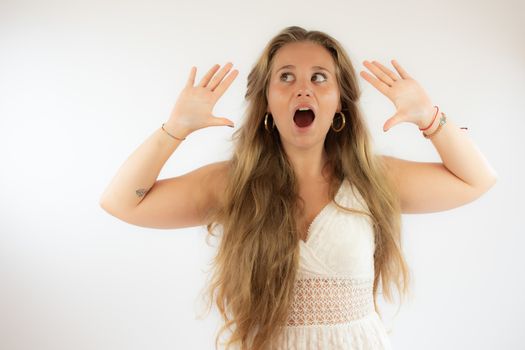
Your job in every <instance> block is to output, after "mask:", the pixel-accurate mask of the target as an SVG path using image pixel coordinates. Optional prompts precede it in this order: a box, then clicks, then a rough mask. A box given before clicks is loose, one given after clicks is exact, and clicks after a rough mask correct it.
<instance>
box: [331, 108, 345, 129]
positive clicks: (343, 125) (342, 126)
mask: <svg viewBox="0 0 525 350" xmlns="http://www.w3.org/2000/svg"><path fill="white" fill-rule="evenodd" d="M337 113H338V114H341V118H343V124H342V125H341V127H340V128H338V129H335V128H334V119H335V118H334V119H332V126H331V127H332V130H333V131H335V132H339V131H341V130H343V128H344V127H345V123H346V118H345V115H344V114H343V112H337Z"/></svg>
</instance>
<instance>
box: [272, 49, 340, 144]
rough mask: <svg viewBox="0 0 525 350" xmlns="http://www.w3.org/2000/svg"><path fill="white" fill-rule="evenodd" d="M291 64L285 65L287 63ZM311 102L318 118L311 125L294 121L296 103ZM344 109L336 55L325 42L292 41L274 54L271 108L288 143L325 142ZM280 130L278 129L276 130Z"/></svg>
mask: <svg viewBox="0 0 525 350" xmlns="http://www.w3.org/2000/svg"><path fill="white" fill-rule="evenodd" d="M287 65H291V66H290V67H286V68H282V67H283V66H287ZM303 102H304V103H308V104H310V105H311V106H312V107H313V109H314V111H315V118H314V120H313V122H312V124H310V125H309V126H308V127H302V128H301V127H299V126H298V125H297V124H296V123H295V122H294V114H295V107H296V106H297V105H298V104H299V103H303ZM338 111H341V103H340V94H339V86H338V85H337V81H336V76H335V64H334V61H333V59H332V56H331V55H330V53H329V52H328V50H327V49H325V48H324V47H323V46H321V45H319V44H316V43H311V42H300V43H289V44H285V45H284V46H283V47H281V48H280V49H279V50H278V51H277V53H276V54H275V56H274V59H273V63H272V72H271V77H270V83H269V90H268V110H267V112H268V113H270V114H271V115H272V116H273V120H274V123H275V127H276V128H277V129H278V131H279V134H280V137H281V141H282V142H283V143H284V144H290V145H294V146H296V147H299V148H309V147H312V146H314V145H319V143H323V142H324V139H325V137H326V134H327V132H328V129H329V128H330V125H331V123H332V120H333V118H334V115H335V114H336V113H337V112H338ZM274 132H276V131H274Z"/></svg>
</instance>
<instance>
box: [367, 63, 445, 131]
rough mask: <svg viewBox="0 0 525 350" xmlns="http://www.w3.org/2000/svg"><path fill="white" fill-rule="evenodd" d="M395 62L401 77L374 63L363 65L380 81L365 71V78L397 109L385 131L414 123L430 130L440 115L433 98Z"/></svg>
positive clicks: (386, 123) (388, 121) (385, 125)
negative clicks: (405, 123)
mask: <svg viewBox="0 0 525 350" xmlns="http://www.w3.org/2000/svg"><path fill="white" fill-rule="evenodd" d="M391 62H392V65H393V66H394V68H395V69H396V70H397V72H398V73H399V76H398V75H396V74H395V73H394V72H392V71H391V70H390V69H388V68H386V67H385V66H383V65H382V64H381V63H379V62H377V61H372V63H370V62H368V61H364V62H363V65H364V66H365V67H367V68H368V69H369V70H370V71H371V72H372V73H374V75H375V76H376V77H377V78H378V79H376V78H374V77H373V76H372V75H371V74H369V73H367V72H365V71H361V72H359V75H360V76H361V77H363V78H364V79H365V80H366V81H368V82H369V83H370V84H372V86H374V87H375V88H376V89H377V90H379V91H380V92H381V93H382V94H383V95H385V96H386V97H388V98H389V99H390V100H391V101H392V102H393V103H394V105H395V106H396V109H397V110H396V113H395V114H394V115H393V116H392V117H390V118H389V119H388V120H387V121H386V122H385V124H384V125H383V131H387V130H388V129H390V128H391V127H393V126H394V125H396V124H399V123H401V122H412V123H414V124H416V125H417V126H419V127H420V128H424V127H426V126H428V124H430V123H431V122H432V118H433V116H434V113H435V111H436V109H435V108H434V106H433V104H432V102H431V100H430V98H429V97H428V95H427V94H426V92H425V91H424V90H423V88H422V87H421V86H420V85H419V83H418V82H417V81H415V80H414V79H413V78H412V77H411V76H410V75H408V73H407V72H406V71H405V70H404V69H403V68H402V67H401V66H400V65H399V63H398V62H397V61H396V60H392V61H391Z"/></svg>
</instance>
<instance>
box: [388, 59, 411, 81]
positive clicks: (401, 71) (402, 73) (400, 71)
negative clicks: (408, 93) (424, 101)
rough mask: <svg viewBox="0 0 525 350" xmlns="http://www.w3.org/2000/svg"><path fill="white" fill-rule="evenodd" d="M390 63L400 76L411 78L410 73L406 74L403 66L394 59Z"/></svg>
mask: <svg viewBox="0 0 525 350" xmlns="http://www.w3.org/2000/svg"><path fill="white" fill-rule="evenodd" d="M392 65H393V66H394V68H395V69H396V70H397V72H398V73H399V75H400V76H401V78H403V79H411V78H412V77H411V76H410V75H408V73H407V72H406V71H405V70H404V69H403V67H401V65H400V64H399V63H398V62H397V61H396V60H392Z"/></svg>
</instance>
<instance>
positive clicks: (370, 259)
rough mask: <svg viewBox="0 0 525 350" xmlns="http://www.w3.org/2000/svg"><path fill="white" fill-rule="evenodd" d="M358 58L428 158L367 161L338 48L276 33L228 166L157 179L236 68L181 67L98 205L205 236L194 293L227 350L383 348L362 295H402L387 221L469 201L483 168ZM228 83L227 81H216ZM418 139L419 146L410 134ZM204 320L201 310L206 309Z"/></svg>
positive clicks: (483, 179)
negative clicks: (206, 266) (214, 247)
mask: <svg viewBox="0 0 525 350" xmlns="http://www.w3.org/2000/svg"><path fill="white" fill-rule="evenodd" d="M392 64H393V66H394V68H395V70H396V72H394V71H392V70H390V69H388V68H387V67H385V66H383V65H382V64H380V63H379V62H374V61H372V62H368V61H365V62H364V66H365V67H366V68H367V69H368V70H369V71H370V72H371V73H372V74H370V73H368V72H365V71H361V77H362V78H364V79H365V80H366V81H367V82H369V83H370V84H371V85H373V86H374V87H375V88H377V89H378V90H379V91H380V92H381V93H382V94H384V95H385V96H386V97H388V98H389V99H390V100H391V101H392V102H393V103H394V105H395V107H396V113H395V115H394V116H393V117H391V118H389V119H388V120H387V121H386V123H385V124H384V127H383V129H384V130H385V131H386V130H388V129H390V128H392V127H393V126H395V125H397V124H399V123H402V122H409V123H413V124H415V125H417V126H418V127H419V129H420V130H423V131H422V134H423V135H429V136H428V139H429V141H430V142H432V144H433V145H434V146H435V147H436V149H437V151H438V153H439V155H440V157H441V159H442V161H443V163H430V162H413V161H407V160H402V159H399V158H394V157H390V156H384V155H378V154H374V153H373V151H372V146H371V137H370V134H369V131H368V130H367V127H366V124H365V120H364V119H363V113H362V111H361V110H360V108H359V105H358V104H359V98H360V95H361V91H360V90H359V87H358V80H357V76H356V72H355V70H354V66H353V64H352V62H351V61H350V59H349V57H348V55H347V53H346V52H345V50H344V49H343V47H342V45H341V44H340V43H339V42H338V41H336V40H335V39H334V38H332V37H331V36H329V35H327V34H325V33H323V32H320V31H306V30H305V29H303V28H301V27H297V26H293V27H288V28H285V29H284V30H282V31H281V32H280V33H278V34H277V35H276V36H275V37H274V38H273V39H271V41H270V42H269V43H268V44H267V46H266V47H265V48H264V50H263V52H262V54H261V56H260V57H259V59H258V61H257V62H256V64H255V65H254V66H253V68H252V69H251V71H250V73H249V75H248V85H247V90H246V94H245V99H246V101H247V109H246V112H245V116H244V118H243V123H242V125H241V126H240V127H239V128H238V129H237V130H236V131H235V133H234V142H235V148H234V152H233V155H232V157H231V159H230V160H228V161H223V162H216V163H212V164H209V165H206V166H203V167H201V168H199V169H196V170H194V171H192V172H189V173H188V174H185V175H182V176H177V177H174V178H169V179H162V180H157V177H158V174H159V172H160V170H161V168H162V167H163V165H164V164H165V162H166V161H167V159H168V158H169V157H170V155H171V154H172V153H173V152H174V151H175V150H176V149H177V147H178V146H179V144H180V143H181V142H182V140H184V139H186V137H188V136H189V135H190V134H191V133H192V132H194V131H195V130H198V129H202V128H205V127H209V126H233V122H232V121H231V120H229V119H227V118H222V117H215V116H214V115H213V114H212V110H213V107H214V105H215V103H216V102H217V100H218V99H219V98H220V97H221V96H222V95H223V94H224V92H225V90H226V89H227V88H228V87H229V86H230V85H231V83H232V81H233V80H234V79H235V77H236V76H237V74H238V71H237V70H231V69H232V64H231V63H228V64H226V65H225V66H224V67H222V68H221V69H219V68H220V66H219V65H215V66H214V67H212V68H211V69H210V70H209V71H208V72H207V73H206V74H205V75H204V77H203V78H202V79H201V80H200V82H199V83H198V84H197V85H195V76H196V68H195V67H192V69H191V72H190V74H189V78H188V80H187V84H186V86H185V87H184V89H183V91H182V92H181V94H180V96H179V98H178V100H177V102H176V104H175V106H174V108H173V110H172V113H171V115H170V117H169V119H168V120H167V121H166V122H165V123H164V124H163V126H162V127H159V128H158V130H156V131H155V132H154V133H153V135H151V136H150V137H149V138H148V139H147V140H146V141H145V142H144V143H143V144H142V145H141V146H140V147H139V148H138V149H137V150H136V151H135V152H134V153H133V154H132V155H131V156H130V157H129V158H128V159H127V160H126V162H125V163H124V164H123V166H122V167H121V168H120V169H119V171H118V173H117V174H116V176H115V178H114V179H113V180H112V182H111V183H110V185H109V186H108V188H107V189H106V191H105V192H104V194H103V195H102V198H101V201H100V203H101V206H102V207H103V208H104V209H105V210H106V211H107V212H108V213H110V214H111V215H114V216H116V217H118V218H120V219H122V220H124V221H126V222H128V223H131V224H135V225H139V226H144V227H155V228H172V229H174V228H183V227H190V226H200V225H206V227H207V229H208V232H209V233H210V236H215V233H214V231H215V230H214V229H215V228H220V236H219V237H220V244H219V246H218V251H217V255H216V256H215V258H214V260H213V274H212V279H211V281H210V283H209V289H208V292H209V294H208V296H209V304H208V306H209V307H211V304H212V302H213V301H215V304H216V306H217V307H218V310H219V311H220V313H221V315H222V316H223V318H224V322H225V324H224V326H223V327H222V328H221V330H220V332H219V335H218V336H217V338H216V339H215V341H216V342H215V344H216V346H217V345H218V342H219V337H220V335H221V334H222V333H223V332H225V331H226V330H230V331H231V334H229V336H228V337H227V339H226V340H227V342H226V343H227V344H226V345H227V348H231V347H232V346H233V347H234V348H238V349H256V350H259V349H389V348H391V345H390V342H389V339H388V335H387V333H386V330H385V328H384V327H383V323H382V320H381V316H380V312H379V310H378V308H377V302H376V299H377V295H378V293H379V292H380V293H382V294H383V295H384V297H385V298H386V299H387V300H389V301H392V295H393V288H394V287H395V288H396V289H397V290H398V291H399V292H400V293H399V295H400V296H405V295H406V294H407V292H408V285H409V272H408V267H407V265H406V262H405V259H404V257H403V252H402V249H401V213H427V212H436V211H442V210H448V209H451V208H455V207H458V206H461V205H464V204H466V203H468V202H471V201H473V200H474V199H476V198H478V197H479V196H481V195H482V194H483V193H484V192H486V191H487V190H488V189H489V188H490V187H491V186H492V185H493V184H494V183H495V181H496V174H495V172H494V171H493V170H492V169H491V167H490V165H489V164H488V163H487V161H486V160H485V158H484V157H483V155H482V154H480V152H479V151H478V149H477V148H476V146H475V145H474V144H473V142H472V140H471V139H470V138H469V137H468V135H467V134H466V132H465V131H463V130H461V129H460V128H459V127H457V126H456V125H455V124H454V122H453V120H451V118H450V117H448V116H446V115H445V113H443V112H442V111H440V110H439V107H438V106H434V105H433V103H434V101H432V100H431V98H430V97H429V96H427V95H426V93H425V92H424V90H423V89H422V88H421V86H420V85H419V84H418V83H417V82H416V81H415V80H414V79H413V78H412V77H411V76H410V75H409V74H408V73H407V72H406V71H405V70H404V69H403V68H402V67H401V66H400V65H399V63H397V62H396V61H394V60H393V61H392ZM228 73H229V74H228ZM421 137H422V136H421ZM208 310H209V309H208Z"/></svg>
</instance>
